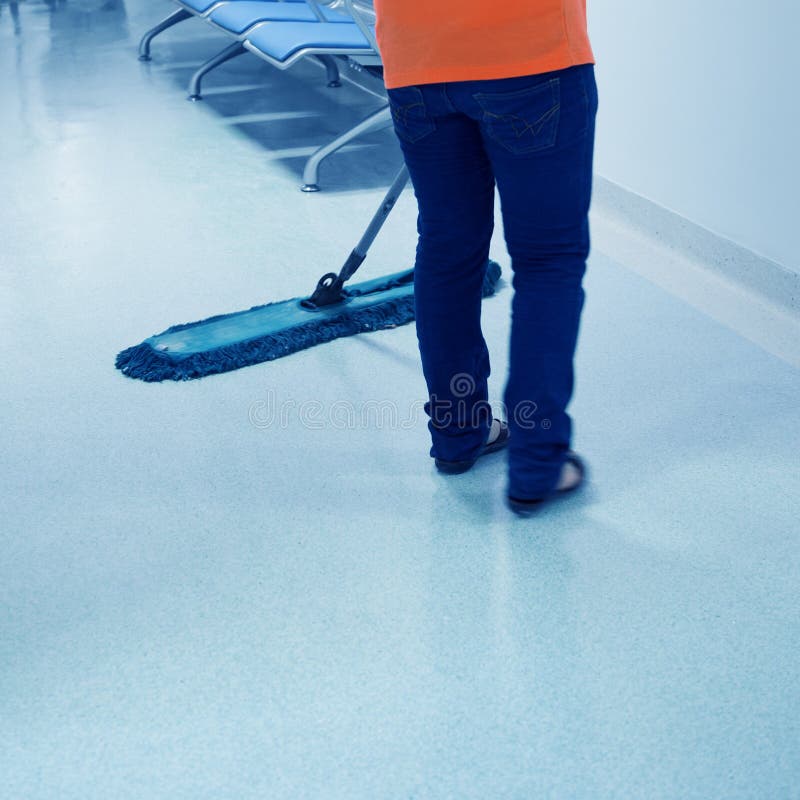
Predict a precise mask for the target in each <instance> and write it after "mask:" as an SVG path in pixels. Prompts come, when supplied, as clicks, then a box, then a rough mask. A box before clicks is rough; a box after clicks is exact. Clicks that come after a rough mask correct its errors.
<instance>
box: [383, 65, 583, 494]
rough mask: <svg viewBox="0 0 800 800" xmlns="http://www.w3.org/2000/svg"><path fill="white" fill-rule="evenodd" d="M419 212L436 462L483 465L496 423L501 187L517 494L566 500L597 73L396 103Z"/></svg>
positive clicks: (398, 96)
mask: <svg viewBox="0 0 800 800" xmlns="http://www.w3.org/2000/svg"><path fill="white" fill-rule="evenodd" d="M389 101H390V104H391V109H392V117H393V120H394V126H395V131H396V132H397V136H398V138H399V140H400V144H401V147H402V149H403V154H404V156H405V161H406V164H407V165H408V169H409V172H410V174H411V181H412V183H413V186H414V192H415V194H416V197H417V201H418V205H419V217H418V224H417V228H418V233H419V243H418V245H417V254H416V266H415V278H414V286H415V290H414V291H415V298H416V299H415V303H416V324H417V338H418V341H419V349H420V354H421V357H422V368H423V373H424V375H425V380H426V383H427V386H428V396H429V398H428V402H427V403H426V406H425V410H426V412H427V414H428V416H429V418H430V419H429V422H428V427H429V430H430V432H431V438H432V442H433V444H432V447H431V456H433V457H435V458H439V459H443V460H445V461H463V460H470V459H473V458H475V457H476V456H477V455H478V454H479V453H480V451H481V449H482V447H483V445H484V444H485V442H486V439H487V436H488V432H489V428H490V424H491V417H492V414H491V410H490V409H489V407H488V394H487V379H488V377H489V354H488V351H487V348H486V342H485V341H484V338H483V334H482V332H481V323H480V317H481V284H482V280H483V273H484V269H485V265H486V261H487V258H488V255H489V243H490V240H491V237H492V231H493V227H494V196H495V191H494V190H495V184H496V185H497V188H498V191H499V195H500V201H501V208H502V214H503V227H504V230H505V238H506V245H507V248H508V252H509V255H510V256H511V265H512V270H513V287H514V297H513V303H512V322H511V342H510V359H509V374H508V380H507V383H506V387H505V394H504V401H505V407H506V409H505V410H506V414H507V417H508V422H509V426H510V431H511V440H510V444H509V452H508V457H509V484H508V492H509V494H510V495H512V496H513V497H518V498H521V499H532V498H536V497H541V496H543V495H544V494H546V493H547V492H549V491H551V490H552V489H554V488H555V486H556V484H557V483H558V479H559V475H560V471H561V466H562V464H563V462H564V457H565V454H566V451H567V450H568V449H569V448H570V439H571V434H572V421H571V419H570V417H569V415H568V414H567V412H566V407H567V405H568V403H569V401H570V398H571V396H572V391H573V381H574V376H573V358H574V353H575V346H576V342H577V337H578V328H579V323H580V316H581V311H582V309H583V304H584V299H585V293H584V290H583V288H582V285H581V283H582V279H583V275H584V273H585V270H586V258H587V256H588V254H589V219H588V213H589V204H590V200H591V192H592V159H593V153H594V128H595V116H596V113H597V86H596V83H595V78H594V67H593V66H592V65H591V64H586V65H580V66H574V67H569V68H567V69H563V70H558V71H554V72H548V73H544V74H540V75H529V76H523V77H519V78H505V79H500V80H483V81H463V82H457V83H434V84H425V85H420V86H405V87H402V88H398V89H390V90H389Z"/></svg>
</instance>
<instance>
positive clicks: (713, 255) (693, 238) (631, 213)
mask: <svg viewBox="0 0 800 800" xmlns="http://www.w3.org/2000/svg"><path fill="white" fill-rule="evenodd" d="M592 203H593V208H595V209H596V210H599V211H601V213H602V215H603V216H604V217H605V218H608V219H613V218H616V221H617V222H618V223H620V224H624V225H627V226H629V227H631V228H636V229H638V230H639V231H640V232H645V233H646V234H647V235H648V236H649V237H651V238H652V239H654V241H655V242H657V243H660V244H661V245H663V246H665V247H668V248H670V249H672V250H675V251H678V252H680V253H681V254H682V255H684V256H685V257H688V258H689V259H691V260H693V261H699V262H701V263H702V264H703V265H705V266H706V267H707V268H710V269H714V270H717V271H718V272H719V273H720V274H721V275H723V276H724V277H726V278H727V279H729V280H732V281H735V282H736V283H739V284H740V285H742V286H743V287H745V288H747V289H749V290H750V291H753V292H757V293H758V294H760V295H762V296H763V297H764V298H765V299H767V300H769V301H770V302H771V303H773V304H775V305H777V306H782V307H784V308H786V309H788V310H790V311H794V312H798V313H800V272H794V271H792V270H790V269H787V268H786V267H784V266H783V265H781V264H778V263H777V262H775V261H771V260H769V259H768V258H764V257H763V256H760V255H758V254H757V253H754V252H753V251H752V250H748V249H747V248H745V247H742V246H741V245H738V244H736V243H735V242H732V241H730V240H729V239H725V238H724V237H722V236H719V235H717V234H716V233H713V232H712V231H710V230H708V229H707V228H703V227H701V226H700V225H697V224H696V223H694V222H692V221H691V220H688V219H686V218H685V217H682V216H680V215H679V214H676V213H675V212H673V211H669V210H668V209H666V208H664V207H663V206H659V205H658V204H657V203H654V202H653V201H651V200H648V199H647V198H645V197H642V196H641V195H638V194H635V193H634V192H631V191H629V190H628V189H625V188H624V187H622V186H620V185H619V184H616V183H613V182H612V181H610V180H608V179H607V178H603V177H600V176H595V179H594V193H593V198H592Z"/></svg>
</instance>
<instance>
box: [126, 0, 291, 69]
mask: <svg viewBox="0 0 800 800" xmlns="http://www.w3.org/2000/svg"><path fill="white" fill-rule="evenodd" d="M175 2H176V3H177V4H178V5H179V6H180V8H178V9H177V11H173V12H172V13H171V14H169V15H168V16H166V17H165V18H164V19H163V20H161V22H159V23H158V25H156V26H154V27H152V28H150V30H149V31H147V32H146V33H145V34H144V36H142V38H141V40H140V41H139V60H140V61H150V43H151V42H152V41H153V39H155V37H156V36H158V35H159V34H160V33H163V32H164V31H165V30H168V29H169V28H171V27H172V26H173V25H177V24H178V23H179V22H183V21H184V20H187V19H192V18H193V17H200V18H203V17H205V16H207V15H208V14H210V13H211V12H212V11H214V10H215V9H217V8H219V7H221V6H225V5H228V4H229V3H237V2H243V0H175ZM276 2H281V3H296V4H298V5H305V4H306V2H305V0H276Z"/></svg>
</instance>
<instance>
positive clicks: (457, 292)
mask: <svg viewBox="0 0 800 800" xmlns="http://www.w3.org/2000/svg"><path fill="white" fill-rule="evenodd" d="M389 100H390V103H391V106H392V116H393V119H394V123H395V130H396V131H397V134H398V138H399V139H400V144H401V147H402V149H403V154H404V156H405V161H406V164H407V165H408V169H409V173H410V175H411V181H412V183H413V185H414V192H415V194H416V197H417V201H418V204H419V217H418V222H417V227H418V232H419V243H418V245H417V257H416V265H415V272H414V296H415V311H416V325H417V337H418V341H419V349H420V355H421V358H422V368H423V373H424V375H425V380H426V383H427V386H428V394H429V402H428V403H427V404H426V412H427V413H428V415H429V416H430V422H429V425H428V427H429V429H430V431H431V438H432V443H433V445H432V448H431V456H433V457H435V458H438V459H441V460H442V461H448V462H453V461H467V460H470V459H473V458H475V457H476V456H477V455H478V454H479V452H480V450H481V449H482V447H483V445H484V443H485V442H486V440H487V437H488V435H489V430H490V426H491V412H490V409H489V407H488V403H487V397H488V392H487V378H488V376H489V353H488V350H487V348H486V343H485V341H484V339H483V335H482V333H481V325H480V313H481V287H482V284H483V278H484V272H485V267H486V263H487V259H488V256H489V243H490V240H491V237H492V230H493V227H494V176H493V175H492V170H491V167H490V165H489V161H488V159H487V157H486V153H485V151H484V147H483V142H482V138H481V133H480V129H479V126H478V124H477V123H476V121H475V120H473V119H470V118H469V117H468V116H466V115H464V114H460V113H458V112H457V111H456V110H455V108H453V106H452V105H451V104H450V102H449V100H448V98H447V95H446V94H445V91H444V86H443V85H442V84H429V85H425V86H410V87H404V88H402V89H390V90H389Z"/></svg>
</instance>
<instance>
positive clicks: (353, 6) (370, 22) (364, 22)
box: [344, 0, 414, 53]
mask: <svg viewBox="0 0 800 800" xmlns="http://www.w3.org/2000/svg"><path fill="white" fill-rule="evenodd" d="M411 2H414V0H411ZM344 8H345V10H346V11H347V13H348V14H349V15H350V16H351V17H352V18H353V20H354V21H355V23H356V25H358V27H359V28H360V30H361V33H363V34H364V36H366V38H367V41H368V42H369V43H370V44H371V45H372V49H373V50H374V51H375V52H376V53H377V52H378V40H377V39H376V38H375V29H374V26H375V9H374V8H373V6H372V2H371V1H370V0H344Z"/></svg>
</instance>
